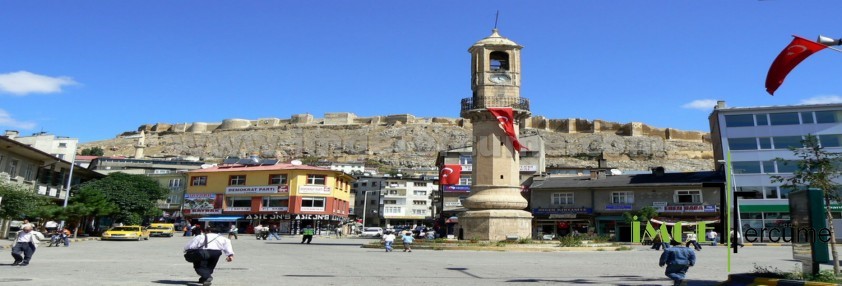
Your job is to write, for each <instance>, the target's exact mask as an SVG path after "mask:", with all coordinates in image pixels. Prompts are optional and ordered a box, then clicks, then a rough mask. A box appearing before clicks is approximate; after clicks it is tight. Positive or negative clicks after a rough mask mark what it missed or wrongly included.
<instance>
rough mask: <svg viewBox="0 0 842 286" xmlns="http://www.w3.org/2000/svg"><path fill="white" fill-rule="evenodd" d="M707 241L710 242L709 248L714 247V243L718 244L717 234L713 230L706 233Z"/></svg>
mask: <svg viewBox="0 0 842 286" xmlns="http://www.w3.org/2000/svg"><path fill="white" fill-rule="evenodd" d="M707 239H708V240H709V241H710V246H716V243H717V242H719V241H718V240H719V234H718V233H716V231H715V230H712V229H711V230H710V231H708V234H707Z"/></svg>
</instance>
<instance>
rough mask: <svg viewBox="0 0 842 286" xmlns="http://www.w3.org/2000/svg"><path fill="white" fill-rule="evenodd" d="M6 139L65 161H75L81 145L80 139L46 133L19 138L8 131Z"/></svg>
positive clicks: (12, 131)
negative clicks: (77, 147) (77, 150)
mask: <svg viewBox="0 0 842 286" xmlns="http://www.w3.org/2000/svg"><path fill="white" fill-rule="evenodd" d="M6 137H8V138H9V139H12V140H15V141H18V142H20V143H23V144H25V145H28V146H31V147H32V148H35V149H38V150H41V151H44V152H45V153H48V154H50V155H53V156H55V157H56V158H59V159H63V160H73V157H74V155H76V146H77V145H79V139H78V138H70V137H64V136H55V135H52V134H47V133H44V132H40V133H35V134H32V135H31V136H19V133H18V132H17V131H14V130H6Z"/></svg>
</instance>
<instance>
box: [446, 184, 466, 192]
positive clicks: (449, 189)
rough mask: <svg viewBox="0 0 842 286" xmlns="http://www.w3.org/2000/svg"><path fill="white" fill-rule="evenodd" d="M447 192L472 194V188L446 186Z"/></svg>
mask: <svg viewBox="0 0 842 286" xmlns="http://www.w3.org/2000/svg"><path fill="white" fill-rule="evenodd" d="M444 191H445V192H470V191H471V186H468V185H446V186H444Z"/></svg>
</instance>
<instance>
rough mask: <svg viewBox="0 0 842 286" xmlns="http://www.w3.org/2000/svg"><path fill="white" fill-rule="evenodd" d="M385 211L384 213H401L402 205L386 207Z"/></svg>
mask: <svg viewBox="0 0 842 286" xmlns="http://www.w3.org/2000/svg"><path fill="white" fill-rule="evenodd" d="M383 213H384V214H400V213H401V208H400V207H384V208H383Z"/></svg>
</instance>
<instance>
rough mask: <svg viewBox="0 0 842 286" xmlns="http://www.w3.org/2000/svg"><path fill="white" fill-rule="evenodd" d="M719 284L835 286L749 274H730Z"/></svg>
mask: <svg viewBox="0 0 842 286" xmlns="http://www.w3.org/2000/svg"><path fill="white" fill-rule="evenodd" d="M719 285H720V286H750V285H765V286H777V285H781V286H800V285H804V286H836V285H839V284H836V283H827V282H812V281H800V280H787V279H779V278H763V277H756V276H754V275H751V274H730V275H728V280H727V281H725V282H722V283H719Z"/></svg>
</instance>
